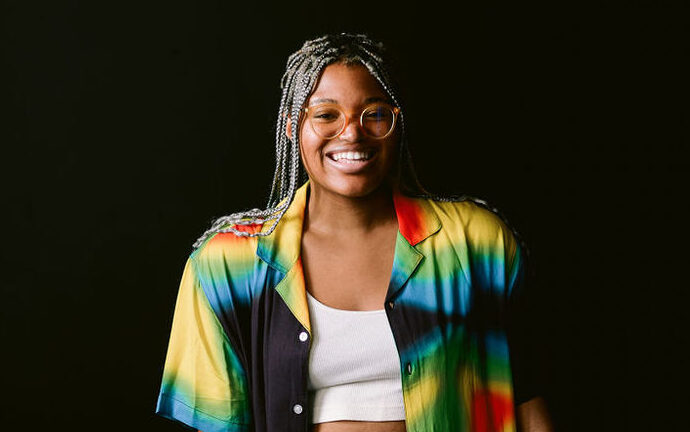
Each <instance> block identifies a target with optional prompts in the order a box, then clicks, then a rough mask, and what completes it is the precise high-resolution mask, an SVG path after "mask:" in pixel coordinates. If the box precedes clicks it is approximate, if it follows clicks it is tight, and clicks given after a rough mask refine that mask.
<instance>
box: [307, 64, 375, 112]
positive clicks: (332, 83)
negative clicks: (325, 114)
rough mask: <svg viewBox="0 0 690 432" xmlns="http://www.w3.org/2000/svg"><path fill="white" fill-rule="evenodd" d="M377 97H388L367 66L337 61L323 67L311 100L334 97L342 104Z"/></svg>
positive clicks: (333, 98) (355, 102)
mask: <svg viewBox="0 0 690 432" xmlns="http://www.w3.org/2000/svg"><path fill="white" fill-rule="evenodd" d="M375 97H376V98H385V99H387V95H386V93H385V92H384V90H383V88H381V85H380V84H379V82H378V81H377V80H376V78H374V77H373V76H372V75H371V73H370V72H369V70H368V69H367V68H366V67H365V66H363V65H361V64H356V65H344V64H341V63H335V64H331V65H328V66H326V67H325V68H324V69H323V72H322V73H321V76H320V77H319V80H318V81H317V82H316V87H315V88H314V92H313V93H312V94H311V96H310V97H309V102H313V101H315V100H316V99H332V100H334V101H336V102H337V103H340V104H349V103H351V104H358V103H361V102H363V101H364V100H366V99H370V98H375Z"/></svg>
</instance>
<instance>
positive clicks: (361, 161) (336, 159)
mask: <svg viewBox="0 0 690 432" xmlns="http://www.w3.org/2000/svg"><path fill="white" fill-rule="evenodd" d="M377 155H378V151H376V150H367V151H335V152H333V153H327V154H326V161H327V165H330V166H332V167H333V168H335V169H336V170H338V171H340V172H341V173H343V174H350V175H351V174H359V173H365V172H368V171H369V170H370V169H371V167H372V166H374V164H376V159H377Z"/></svg>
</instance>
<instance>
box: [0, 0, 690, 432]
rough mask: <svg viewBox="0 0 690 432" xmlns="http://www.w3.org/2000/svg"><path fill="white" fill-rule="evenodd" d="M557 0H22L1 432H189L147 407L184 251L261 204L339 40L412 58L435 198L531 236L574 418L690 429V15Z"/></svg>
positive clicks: (6, 95)
mask: <svg viewBox="0 0 690 432" xmlns="http://www.w3.org/2000/svg"><path fill="white" fill-rule="evenodd" d="M519 3H522V2H519ZM551 3H558V6H553V5H549V4H546V3H544V4H537V3H531V4H520V5H512V6H505V5H500V4H498V3H495V2H486V3H485V4H484V5H483V6H481V7H468V6H456V7H458V9H448V8H447V6H444V5H441V4H433V3H430V2H424V4H423V5H418V6H414V7H407V6H402V4H401V3H398V2H376V3H372V2H354V3H353V2H326V3H318V4H309V5H307V4H304V5H300V4H298V3H292V2H286V3H280V4H270V3H261V4H257V5H254V6H250V5H247V4H238V3H235V2H230V1H203V2H202V1H195V2H192V1H189V2H155V1H143V2H122V1H118V2H114V1H93V2H86V1H84V2H77V1H61V2H57V1H50V2H43V3H38V2H32V1H22V2H19V1H8V2H5V4H4V6H3V14H2V20H3V32H2V38H3V40H4V47H5V50H4V54H3V67H2V69H3V71H5V72H6V74H5V79H4V80H3V84H5V85H3V93H2V99H3V102H8V107H9V110H7V112H6V113H5V115H3V117H4V119H3V121H2V122H1V123H3V127H2V137H0V139H2V142H3V146H2V148H3V157H2V174H0V175H1V176H2V177H1V178H0V180H1V181H2V185H3V189H4V191H3V198H4V200H3V201H4V202H5V205H4V206H3V212H2V213H3V216H4V217H6V218H8V221H7V222H5V223H4V224H3V226H4V227H5V234H4V237H5V247H3V248H2V265H3V268H2V291H3V292H2V301H1V302H2V364H3V367H2V370H3V376H4V377H3V381H2V388H1V390H0V394H1V395H2V404H0V410H2V411H0V412H1V414H2V425H3V426H1V428H2V429H3V430H10V429H9V428H10V427H20V428H21V429H18V430H43V429H46V430H48V429H50V430H53V428H57V427H62V426H66V427H68V428H71V429H73V430H111V429H112V430H142V431H143V430H146V431H175V430H181V429H180V428H179V427H178V426H176V425H175V424H173V423H171V422H169V421H167V420H164V419H161V418H158V417H156V416H155V415H154V414H153V411H154V408H155V401H156V397H157V392H158V385H159V383H160V379H161V373H162V366H163V361H164V356H165V349H166V346H167V341H168V335H169V330H170V324H171V319H172V311H173V306H174V301H175V295H176V291H177V286H178V283H179V279H180V276H181V272H182V267H183V265H184V261H185V259H186V257H187V255H188V254H189V253H190V252H191V244H192V243H193V242H194V240H195V239H196V238H197V236H199V235H200V234H201V233H202V232H203V230H204V229H206V228H207V227H208V226H209V224H210V222H211V220H212V219H213V218H215V217H218V216H221V215H223V214H227V213H230V212H232V211H237V210H240V209H244V208H251V207H258V206H262V205H264V204H265V198H266V195H267V193H268V191H269V187H270V182H271V175H272V173H273V150H274V130H273V127H274V119H275V116H276V113H277V107H278V102H279V97H280V90H279V87H278V83H279V80H280V77H281V75H282V73H283V70H284V66H285V61H286V59H287V56H288V55H289V54H290V53H291V52H293V51H295V50H296V49H298V48H299V47H300V46H301V43H302V42H303V41H304V40H305V39H307V38H312V37H315V36H319V35H321V34H323V33H326V32H334V31H345V30H347V31H360V32H367V33H369V34H370V35H372V36H374V37H376V38H380V39H382V40H383V41H384V42H386V43H387V45H388V47H389V50H390V52H391V54H392V56H393V57H394V58H395V59H396V61H397V68H396V73H397V76H398V77H399V80H400V81H401V83H402V85H403V96H404V99H405V101H406V106H405V112H406V120H407V122H408V126H409V132H410V140H411V144H412V152H413V155H414V158H415V161H416V164H417V168H418V172H419V175H420V178H421V179H422V181H423V182H424V183H425V184H426V185H427V186H428V188H430V189H431V190H433V191H436V192H439V193H454V194H461V193H466V194H469V195H473V196H477V197H481V198H483V199H486V200H488V201H489V202H490V203H492V204H493V205H495V206H497V207H498V208H499V209H501V210H502V211H503V213H504V214H505V215H506V216H507V217H508V219H509V221H510V222H511V224H512V225H513V226H514V228H516V229H517V230H518V231H519V232H520V233H521V234H522V236H523V237H524V239H525V240H526V241H527V244H528V245H529V247H530V249H531V253H532V261H533V263H534V264H533V271H534V281H535V282H534V283H533V285H532V288H531V293H532V298H533V301H532V309H533V310H532V311H531V317H532V321H533V324H534V330H533V337H534V340H535V342H536V343H537V345H538V347H539V353H540V354H539V356H540V359H541V360H540V366H539V367H540V370H541V371H542V372H543V375H544V376H545V377H548V378H547V379H546V385H545V389H544V395H545V397H546V398H547V400H548V402H549V403H550V405H551V409H552V412H553V416H554V418H555V420H556V423H557V425H558V426H559V429H560V430H563V431H605V430H607V431H608V430H665V429H666V428H671V427H673V425H674V424H676V423H675V422H676V421H678V422H679V420H677V417H679V416H680V415H679V414H682V413H683V412H684V411H686V410H687V409H686V402H687V399H683V398H681V397H679V396H676V392H675V391H674V389H682V388H687V387H685V386H684V384H683V383H682V381H681V380H682V378H684V376H683V377H681V375H682V373H681V371H682V370H683V369H684V368H687V360H688V358H687V356H685V357H682V356H681V352H680V348H682V347H683V346H684V345H687V336H685V334H684V331H683V330H684V328H683V327H681V326H680V319H679V318H680V317H681V316H683V314H684V313H685V312H684V310H685V308H686V303H687V300H688V295H687V280H686V279H684V278H681V277H680V272H681V271H682V270H684V267H686V266H687V259H686V257H685V256H683V251H684V247H685V245H686V244H687V234H686V228H685V222H686V221H687V217H686V216H687V204H686V201H687V192H686V187H684V186H682V181H683V178H685V179H686V180H687V177H688V175H687V174H688V161H687V159H686V158H684V155H683V150H684V147H685V146H686V145H687V126H688V111H687V104H688V102H687V101H688V99H687V92H686V90H687V87H686V80H687V70H686V69H685V68H684V63H685V62H686V61H687V43H686V42H684V41H687V40H688V34H687V19H686V18H687V14H686V13H684V11H682V10H681V9H680V8H676V7H674V6H673V5H669V4H666V5H664V4H659V3H651V2H649V3H647V2H639V3H626V2H617V3H615V4H609V5H608V6H603V5H585V4H584V3H580V2H578V3H577V6H567V5H565V3H560V2H551ZM685 398H687V395H685ZM678 424H680V423H678Z"/></svg>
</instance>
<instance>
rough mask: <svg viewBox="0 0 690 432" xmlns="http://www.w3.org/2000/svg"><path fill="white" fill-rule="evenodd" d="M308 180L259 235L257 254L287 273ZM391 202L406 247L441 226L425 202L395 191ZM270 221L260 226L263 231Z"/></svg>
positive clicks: (294, 256) (297, 244)
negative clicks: (276, 219) (262, 234)
mask: <svg viewBox="0 0 690 432" xmlns="http://www.w3.org/2000/svg"><path fill="white" fill-rule="evenodd" d="M309 183H310V182H309V181H307V182H305V183H304V184H303V185H302V186H301V187H300V188H298V189H297V191H295V197H294V199H293V200H292V203H291V204H290V206H289V207H288V209H287V210H286V211H285V214H284V215H283V217H282V218H281V219H280V221H279V222H278V225H277V226H276V227H275V230H273V232H272V233H271V234H270V235H268V236H259V237H258V245H257V252H256V253H257V255H258V256H259V258H261V259H262V260H264V261H265V262H266V263H267V264H269V265H271V266H272V267H275V268H277V269H278V270H280V271H282V272H283V273H287V272H288V271H289V270H290V269H291V268H292V267H293V265H294V264H295V263H296V262H297V260H298V258H299V255H300V249H301V243H302V241H301V239H302V226H303V223H304V210H305V208H306V204H307V189H308V187H309ZM393 204H394V206H395V213H396V216H397V218H398V230H399V231H400V234H401V235H402V236H403V237H404V239H405V240H406V241H407V243H409V245H410V246H415V245H417V244H419V243H420V242H422V241H424V240H425V239H426V238H428V237H429V236H431V235H433V234H435V233H436V232H438V231H439V230H440V229H441V221H440V220H439V218H438V216H437V215H436V212H435V211H434V209H433V208H432V207H431V205H430V204H429V202H428V201H427V200H426V199H423V198H411V197H407V196H404V195H402V194H401V193H400V192H399V191H397V190H395V191H394V193H393ZM272 223H273V222H272V221H271V222H269V223H266V224H264V225H263V227H262V228H261V231H262V232H266V231H267V230H268V229H269V228H270V226H271V224H272Z"/></svg>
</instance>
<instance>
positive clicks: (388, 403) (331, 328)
mask: <svg viewBox="0 0 690 432" xmlns="http://www.w3.org/2000/svg"><path fill="white" fill-rule="evenodd" d="M307 300H308V305H309V315H310V321H311V330H312V341H311V350H310V352H309V377H308V390H309V392H310V396H312V397H311V400H312V401H313V405H312V409H311V412H312V423H323V422H328V421H337V420H359V421H392V420H405V407H404V405H403V393H402V378H401V375H400V373H401V370H400V359H399V356H398V350H397V348H396V346H395V340H394V339H393V332H392V331H391V328H390V325H389V323H388V318H387V317H386V311H385V310H384V309H381V310H373V311H351V310H343V309H335V308H332V307H330V306H326V305H325V304H323V303H321V302H319V301H318V300H316V299H315V298H314V297H313V296H312V295H311V294H310V293H309V292H307Z"/></svg>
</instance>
